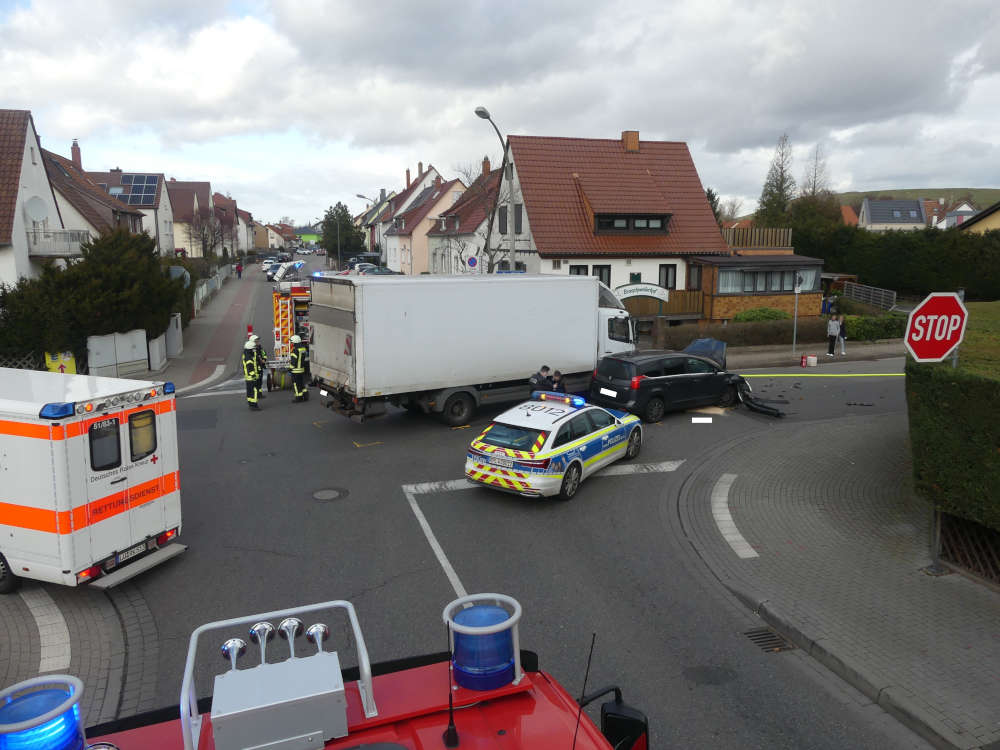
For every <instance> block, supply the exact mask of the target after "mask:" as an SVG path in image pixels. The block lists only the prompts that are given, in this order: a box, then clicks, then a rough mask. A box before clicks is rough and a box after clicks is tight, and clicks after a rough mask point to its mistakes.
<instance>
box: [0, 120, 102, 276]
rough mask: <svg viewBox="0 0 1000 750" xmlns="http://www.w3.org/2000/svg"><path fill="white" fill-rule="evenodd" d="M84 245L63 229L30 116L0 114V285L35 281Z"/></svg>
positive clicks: (83, 236)
mask: <svg viewBox="0 0 1000 750" xmlns="http://www.w3.org/2000/svg"><path fill="white" fill-rule="evenodd" d="M86 239H87V233H86V232H77V231H67V230H66V229H65V228H64V227H63V222H62V216H61V215H60V213H59V206H58V203H57V202H56V196H55V192H54V191H53V189H52V184H51V183H50V182H49V176H48V172H47V171H46V169H45V163H44V158H43V156H42V145H41V142H40V140H39V138H38V133H37V131H36V130H35V123H34V121H33V120H32V117H31V112H29V111H28V110H22V109H0V283H4V284H16V283H17V282H18V280H19V279H22V278H25V277H27V278H31V277H34V276H37V275H38V273H39V271H40V270H41V262H42V261H45V260H47V259H53V258H73V257H78V256H79V255H80V242H81V241H85V240H86Z"/></svg>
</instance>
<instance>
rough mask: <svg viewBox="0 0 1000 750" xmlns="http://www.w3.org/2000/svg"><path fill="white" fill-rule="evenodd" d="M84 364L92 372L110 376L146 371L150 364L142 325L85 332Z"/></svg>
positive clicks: (123, 375) (92, 373) (116, 376)
mask: <svg viewBox="0 0 1000 750" xmlns="http://www.w3.org/2000/svg"><path fill="white" fill-rule="evenodd" d="M87 366H88V368H89V371H90V374H91V375H103V376H105V377H109V378H125V377H128V376H129V375H137V374H140V373H144V372H146V368H147V367H148V366H149V349H148V348H147V346H146V331H145V329H143V328H136V329H134V330H131V331H128V332H127V333H109V334H107V335H106V336H88V337H87Z"/></svg>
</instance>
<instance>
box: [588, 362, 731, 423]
mask: <svg viewBox="0 0 1000 750" xmlns="http://www.w3.org/2000/svg"><path fill="white" fill-rule="evenodd" d="M689 349H690V347H689ZM696 351H697V352H704V354H703V353H696ZM711 351H712V350H706V349H705V348H697V349H695V350H692V351H682V352H678V351H671V350H665V349H645V350H640V351H636V352H632V353H629V354H615V355H612V356H608V357H603V358H602V359H601V360H600V362H598V363H597V368H596V369H595V370H594V373H593V376H592V377H591V380H590V397H589V399H588V400H589V401H590V402H591V403H594V404H600V405H601V406H606V407H610V408H612V409H622V410H624V411H629V412H632V413H633V414H637V415H639V416H640V417H642V418H643V420H645V421H646V422H658V421H659V420H660V419H661V418H662V417H663V415H664V413H666V412H668V411H675V410H678V409H688V408H691V407H696V406H709V405H717V406H732V405H734V404H735V403H736V402H737V399H738V393H737V389H738V387H739V385H740V382H741V381H742V380H743V379H742V378H741V377H740V376H739V375H737V374H735V373H731V372H729V371H727V370H726V369H725V347H724V345H723V347H722V349H721V357H720V356H718V354H716V356H715V357H714V358H713V357H712V356H708V354H709V353H710V352H711ZM714 351H715V352H718V351H719V350H718V349H716V350H714Z"/></svg>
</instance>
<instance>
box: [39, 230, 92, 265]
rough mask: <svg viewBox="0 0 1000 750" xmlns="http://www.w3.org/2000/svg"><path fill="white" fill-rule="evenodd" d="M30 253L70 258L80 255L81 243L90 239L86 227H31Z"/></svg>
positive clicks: (47, 256)
mask: <svg viewBox="0 0 1000 750" xmlns="http://www.w3.org/2000/svg"><path fill="white" fill-rule="evenodd" d="M27 234H28V255H29V256H31V255H34V256H41V257H45V258H68V257H75V256H79V255H80V245H81V244H83V243H84V242H88V241H89V240H90V232H88V231H87V230H85V229H29V230H28V231H27Z"/></svg>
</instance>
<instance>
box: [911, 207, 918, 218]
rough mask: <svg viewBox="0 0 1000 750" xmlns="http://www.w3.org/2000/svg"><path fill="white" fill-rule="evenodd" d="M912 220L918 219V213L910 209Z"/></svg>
mask: <svg viewBox="0 0 1000 750" xmlns="http://www.w3.org/2000/svg"><path fill="white" fill-rule="evenodd" d="M910 218H911V219H915V218H917V212H916V211H914V210H913V209H912V208H911V209H910Z"/></svg>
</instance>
